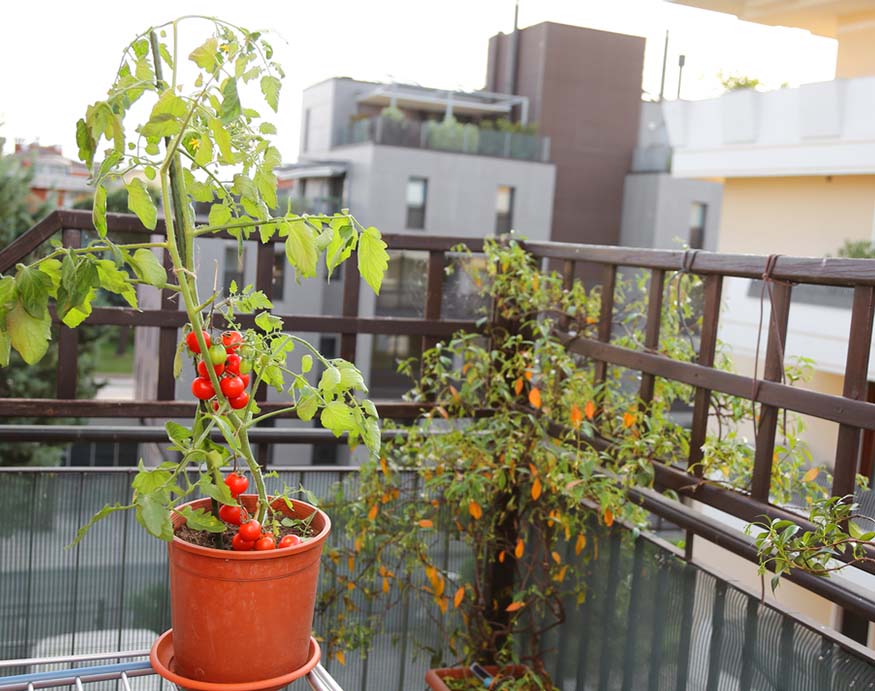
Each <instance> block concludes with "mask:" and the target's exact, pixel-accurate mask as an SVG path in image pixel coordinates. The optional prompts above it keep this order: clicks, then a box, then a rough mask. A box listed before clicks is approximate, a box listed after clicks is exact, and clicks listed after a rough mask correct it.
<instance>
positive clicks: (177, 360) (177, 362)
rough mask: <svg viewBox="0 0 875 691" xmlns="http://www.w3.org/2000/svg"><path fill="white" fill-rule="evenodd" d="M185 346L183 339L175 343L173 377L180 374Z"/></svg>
mask: <svg viewBox="0 0 875 691" xmlns="http://www.w3.org/2000/svg"><path fill="white" fill-rule="evenodd" d="M184 348H185V339H182V340H181V341H180V342H179V343H177V344H176V354H175V355H174V356H173V378H174V379H179V375H180V374H182V352H183V350H184Z"/></svg>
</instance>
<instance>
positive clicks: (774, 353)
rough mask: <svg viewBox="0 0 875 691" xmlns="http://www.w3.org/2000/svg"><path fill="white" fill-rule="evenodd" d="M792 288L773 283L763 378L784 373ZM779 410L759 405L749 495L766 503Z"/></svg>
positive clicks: (778, 378)
mask: <svg viewBox="0 0 875 691" xmlns="http://www.w3.org/2000/svg"><path fill="white" fill-rule="evenodd" d="M763 280H766V281H768V280H769V279H768V278H764V279H763ZM768 290H769V286H766V291H767V292H768ZM790 291H791V288H790V285H789V284H787V283H775V284H773V285H772V286H771V295H772V299H771V309H770V312H771V314H770V315H769V321H768V334H769V340H768V345H767V346H766V363H765V365H764V367H763V379H765V380H766V381H781V379H782V377H783V376H784V358H783V353H784V346H785V344H786V342H787V322H788V320H789V317H790ZM754 376H756V372H754ZM779 413H780V410H779V409H778V408H776V407H775V406H770V405H761V406H760V415H759V429H758V430H757V438H756V455H755V456H754V464H753V477H752V478H751V487H750V495H751V497H752V498H753V499H755V500H757V501H761V502H764V503H768V501H769V488H770V486H771V484H772V463H773V460H774V459H773V455H774V452H775V433H776V431H777V427H778V415H779Z"/></svg>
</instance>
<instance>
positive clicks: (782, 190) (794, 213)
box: [718, 175, 875, 257]
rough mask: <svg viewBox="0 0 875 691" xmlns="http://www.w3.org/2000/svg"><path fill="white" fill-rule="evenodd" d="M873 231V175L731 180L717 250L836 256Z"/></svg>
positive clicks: (726, 187) (725, 190)
mask: <svg viewBox="0 0 875 691" xmlns="http://www.w3.org/2000/svg"><path fill="white" fill-rule="evenodd" d="M873 234H875V175H841V176H831V177H821V176H811V177H759V178H727V179H726V180H725V182H724V184H723V216H722V219H721V223H720V235H719V240H718V251H720V252H740V253H753V254H792V255H795V256H812V257H822V256H825V255H827V254H832V255H835V254H836V252H837V251H838V249H839V248H840V247H841V246H842V244H843V243H844V241H845V240H871V239H872V238H873Z"/></svg>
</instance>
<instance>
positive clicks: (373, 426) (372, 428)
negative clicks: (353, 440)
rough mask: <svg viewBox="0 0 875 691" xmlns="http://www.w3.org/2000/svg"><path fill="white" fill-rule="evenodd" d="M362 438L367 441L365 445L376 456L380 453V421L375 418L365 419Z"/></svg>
mask: <svg viewBox="0 0 875 691" xmlns="http://www.w3.org/2000/svg"><path fill="white" fill-rule="evenodd" d="M362 439H364V441H365V446H367V447H368V451H370V452H371V454H372V455H374V456H376V455H377V454H379V453H380V423H379V422H377V421H376V420H375V419H374V418H372V417H371V418H368V419H367V420H365V424H364V429H363V430H362Z"/></svg>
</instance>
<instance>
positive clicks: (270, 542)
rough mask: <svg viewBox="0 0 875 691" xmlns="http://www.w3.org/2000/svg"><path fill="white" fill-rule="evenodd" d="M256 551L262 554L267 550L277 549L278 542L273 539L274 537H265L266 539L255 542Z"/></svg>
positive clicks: (262, 538)
mask: <svg viewBox="0 0 875 691" xmlns="http://www.w3.org/2000/svg"><path fill="white" fill-rule="evenodd" d="M255 549H256V550H258V551H259V552H262V551H264V550H266V549H276V540H274V539H273V535H265V536H264V537H260V538H259V539H258V540H257V541H256V542H255Z"/></svg>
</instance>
